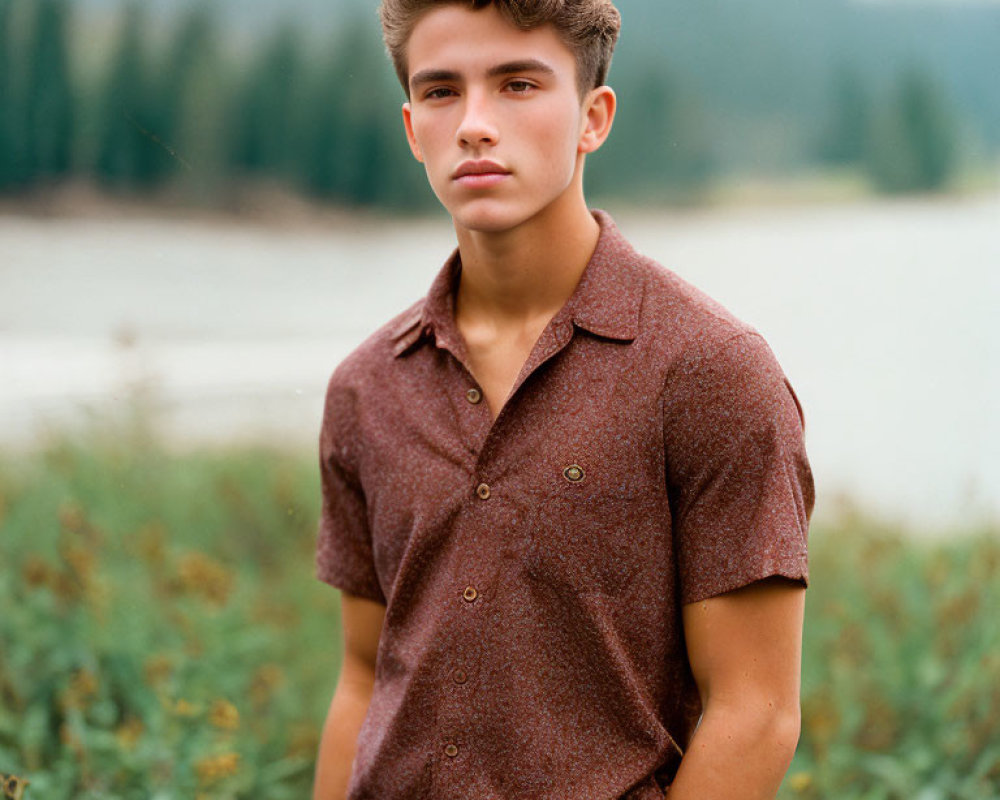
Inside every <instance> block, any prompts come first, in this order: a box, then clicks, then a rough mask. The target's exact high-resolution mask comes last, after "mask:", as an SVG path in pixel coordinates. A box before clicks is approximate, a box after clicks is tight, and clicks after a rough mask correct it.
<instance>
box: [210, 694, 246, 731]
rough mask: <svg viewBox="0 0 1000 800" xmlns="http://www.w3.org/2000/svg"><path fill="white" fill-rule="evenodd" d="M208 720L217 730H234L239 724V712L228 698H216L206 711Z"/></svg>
mask: <svg viewBox="0 0 1000 800" xmlns="http://www.w3.org/2000/svg"><path fill="white" fill-rule="evenodd" d="M208 721H209V722H210V723H211V724H212V725H214V726H215V727H216V728H218V729H219V730H224V731H234V730H236V729H237V728H238V727H239V726H240V712H239V711H237V709H236V706H234V705H233V704H232V703H230V702H229V701H228V700H216V701H215V702H213V703H212V707H211V709H210V710H209V712H208Z"/></svg>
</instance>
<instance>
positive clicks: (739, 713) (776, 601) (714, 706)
mask: <svg viewBox="0 0 1000 800" xmlns="http://www.w3.org/2000/svg"><path fill="white" fill-rule="evenodd" d="M804 607H805V588H804V587H803V586H802V584H801V583H797V582H794V581H790V580H787V579H784V578H769V579H766V580H763V581H758V582H756V583H752V584H750V585H749V586H746V587H744V588H742V589H737V590H736V591H732V592H728V593H726V594H722V595H718V596H716V597H711V598H709V599H707V600H703V601H700V602H697V603H691V604H689V605H686V606H684V609H683V618H684V635H685V638H686V640H687V650H688V658H689V660H690V662H691V669H692V672H693V674H694V677H695V680H696V681H697V684H698V690H699V692H700V694H701V700H702V708H703V714H702V718H701V722H700V723H699V725H698V728H697V730H696V731H695V734H694V736H693V737H692V739H691V742H690V745H689V747H688V750H687V752H686V753H685V755H684V758H683V760H682V761H681V765H680V768H679V770H678V772H677V776H676V778H675V780H674V782H673V785H672V786H671V788H670V791H669V793H668V794H667V797H668V798H669V800H716V798H718V800H764V798H768V800H770V799H771V798H774V796H775V795H776V794H777V791H778V787H779V786H780V785H781V781H782V778H784V776H785V773H786V772H787V771H788V767H789V764H790V763H791V760H792V756H793V755H794V754H795V746H796V744H797V743H798V738H799V722H800V711H799V684H800V667H801V658H802V657H801V653H802V621H803V613H804Z"/></svg>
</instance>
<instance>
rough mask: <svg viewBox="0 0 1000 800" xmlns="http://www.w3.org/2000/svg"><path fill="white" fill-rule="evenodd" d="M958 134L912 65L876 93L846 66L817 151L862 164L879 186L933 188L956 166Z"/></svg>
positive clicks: (935, 90)
mask: <svg viewBox="0 0 1000 800" xmlns="http://www.w3.org/2000/svg"><path fill="white" fill-rule="evenodd" d="M958 137H959V133H958V127H957V123H956V120H955V116H954V112H953V111H951V109H950V108H949V107H948V103H947V100H946V98H945V96H944V93H943V91H942V90H941V89H940V88H939V87H938V86H937V85H936V83H935V82H934V80H933V79H932V78H931V77H930V76H929V75H927V74H926V73H924V72H922V71H920V70H917V69H911V70H909V71H907V72H906V73H904V74H903V75H902V76H901V77H900V78H899V80H898V81H897V83H896V85H895V86H893V87H892V88H891V90H890V91H889V92H888V93H887V94H886V95H885V96H883V97H876V96H874V95H873V94H872V93H871V92H870V91H869V90H868V89H867V88H866V87H865V84H864V82H863V81H862V79H861V76H860V75H858V74H857V73H856V72H854V71H852V70H849V69H846V68H845V69H842V70H841V71H840V72H839V74H838V75H837V76H836V79H835V87H834V93H833V104H832V109H831V119H830V122H829V125H828V127H827V130H826V138H825V141H824V143H823V144H822V145H821V147H820V156H821V157H822V158H823V159H824V160H826V161H828V162H831V163H834V164H841V165H852V166H856V167H860V168H862V169H863V170H864V172H865V173H866V174H867V175H868V177H869V179H870V180H871V181H872V183H873V185H874V186H875V188H877V189H878V190H880V191H884V192H918V191H936V190H939V189H942V188H945V187H946V186H947V184H948V181H949V180H950V179H951V178H952V176H953V174H954V172H955V170H956V168H957V166H958Z"/></svg>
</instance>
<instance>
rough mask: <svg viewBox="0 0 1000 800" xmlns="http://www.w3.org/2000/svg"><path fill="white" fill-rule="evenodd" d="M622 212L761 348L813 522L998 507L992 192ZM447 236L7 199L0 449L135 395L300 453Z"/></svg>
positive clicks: (190, 426) (630, 232) (370, 222)
mask: <svg viewBox="0 0 1000 800" xmlns="http://www.w3.org/2000/svg"><path fill="white" fill-rule="evenodd" d="M611 211H612V212H613V213H614V211H615V210H614V209H613V208H612V209H611ZM615 216H616V219H617V221H618V223H619V226H620V227H621V228H622V230H623V231H624V233H625V234H626V235H627V236H628V237H629V238H630V239H631V240H632V241H633V243H634V244H636V246H637V247H638V248H639V249H640V250H643V251H644V252H646V253H647V254H649V255H651V256H653V257H655V258H657V259H658V260H659V261H661V262H662V263H663V264H665V265H666V266H668V267H669V268H670V269H673V270H674V271H675V272H677V273H678V274H680V275H681V276H683V277H684V278H686V279H688V280H690V281H691V282H693V283H695V284H696V285H698V286H700V287H701V288H702V289H704V290H705V291H707V292H708V293H709V294H711V295H713V296H715V297H716V298H717V299H718V300H720V301H721V302H722V303H724V304H725V305H727V306H728V307H729V308H730V309H732V310H733V311H734V312H735V313H736V314H737V315H738V316H740V317H742V318H743V319H745V320H747V321H748V322H750V323H751V324H753V325H755V326H756V327H757V328H758V329H759V330H760V331H761V333H763V334H764V336H765V338H767V340H768V341H769V342H770V344H771V346H772V348H773V349H774V351H775V352H776V353H777V355H778V358H779V360H780V361H781V363H782V365H783V367H784V369H785V372H786V373H787V374H788V376H789V378H790V379H791V381H792V383H793V385H794V386H795V388H796V391H797V392H798V394H799V397H800V399H801V401H802V403H803V406H804V408H805V412H806V420H807V446H808V449H809V453H810V458H811V460H812V464H813V468H814V472H815V475H816V482H817V488H818V491H819V498H818V501H817V510H816V514H817V517H823V516H827V515H833V514H835V513H838V511H839V510H840V509H842V508H843V503H842V499H843V498H845V497H849V498H851V500H852V502H854V503H856V504H858V505H860V506H862V507H864V508H866V509H869V510H872V511H875V512H877V513H879V514H881V515H883V516H886V517H889V518H892V519H898V520H899V521H901V522H903V523H905V524H907V525H909V526H911V527H912V528H914V529H915V530H925V531H935V530H942V529H944V528H946V527H949V526H954V525H971V524H975V523H977V522H979V521H982V520H986V519H992V520H997V519H1000V423H998V421H997V417H998V413H997V412H998V411H1000V404H998V401H997V398H998V396H1000V321H998V319H1000V196H986V197H978V198H974V199H965V200H955V199H948V200H935V201H926V200H922V201H905V202H894V203H863V204H856V205H844V206H819V207H791V208H766V209H735V210H732V209H729V210H722V211H718V210H716V211H704V212H701V211H699V212H691V213H678V212H656V213H653V212H632V213H625V212H621V213H616V214H615ZM452 246H453V233H452V231H451V229H450V226H449V224H448V222H447V221H446V220H444V219H443V218H442V219H441V220H439V221H419V222H414V221H405V222H400V221H395V220H392V221H388V220H381V221H380V220H374V219H360V220H348V221H344V220H341V221H339V222H331V223H330V224H329V225H325V226H321V225H317V224H310V225H296V226H287V225H286V226H283V227H281V226H262V225H251V224H248V223H241V222H220V221H184V220H163V219H144V218H141V217H136V216H130V217H128V218H107V217H106V218H96V219H81V218H60V219H41V218H34V217H27V216H18V215H16V214H10V213H8V214H6V215H0V446H3V447H6V448H19V447H30V446H32V445H33V443H35V442H37V441H39V438H38V437H39V435H40V434H42V433H44V432H45V431H47V430H51V429H53V428H60V427H62V426H73V425H76V424H78V423H79V421H80V420H81V419H85V418H87V417H88V415H91V414H97V415H103V416H105V417H106V416H111V417H114V416H116V415H119V414H122V413H124V411H125V410H126V409H127V407H128V404H129V402H130V401H131V400H132V399H133V398H134V397H135V396H136V395H137V394H140V395H142V396H143V397H146V398H147V401H148V403H149V406H150V408H152V410H153V422H154V423H155V424H156V426H157V427H158V429H159V430H161V431H162V432H163V435H164V436H165V437H166V438H167V440H168V441H170V442H171V443H173V444H175V445H176V446H178V447H183V446H187V445H190V444H194V443H201V442H206V441H209V442H217V441H230V440H234V439H235V440H259V439H266V440H279V441H281V442H285V443H292V444H296V445H301V446H304V447H312V446H313V444H314V442H315V437H316V432H317V429H318V425H319V417H320V410H321V404H322V395H323V390H324V387H325V383H326V380H327V378H328V376H329V373H330V371H331V370H332V369H333V367H334V366H335V365H336V364H337V363H338V361H339V360H340V359H341V358H342V357H343V356H344V355H345V354H346V353H348V352H349V351H350V349H351V348H353V347H354V346H355V345H356V344H357V343H358V342H360V341H361V339H362V338H364V336H365V335H367V333H369V332H370V331H371V330H372V329H374V328H375V327H376V326H377V325H378V324H379V323H380V322H382V321H384V320H385V319H387V318H388V317H390V316H391V315H393V314H395V313H396V312H397V311H399V310H401V309H402V308H404V307H405V306H407V305H409V303H410V302H412V301H413V300H415V299H416V298H418V297H419V296H421V295H422V294H423V293H424V292H425V291H426V288H427V286H428V284H429V282H430V280H431V279H432V277H433V276H434V274H435V273H436V271H437V269H438V268H439V266H440V264H441V263H442V261H443V260H444V258H445V257H446V256H447V254H448V253H449V252H450V250H451V248H452Z"/></svg>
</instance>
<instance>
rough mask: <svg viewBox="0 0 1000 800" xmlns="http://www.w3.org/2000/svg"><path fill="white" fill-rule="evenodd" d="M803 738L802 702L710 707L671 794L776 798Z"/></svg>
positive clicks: (699, 798) (691, 798)
mask: <svg viewBox="0 0 1000 800" xmlns="http://www.w3.org/2000/svg"><path fill="white" fill-rule="evenodd" d="M798 738H799V711H798V708H797V707H796V708H792V709H784V710H782V709H776V708H774V707H770V706H768V704H767V703H764V704H762V707H752V706H744V707H742V708H738V709H722V708H720V709H712V708H708V709H706V710H705V714H704V716H703V717H702V720H701V724H700V725H699V726H698V730H697V731H696V732H695V735H694V737H693V738H692V739H691V744H690V746H689V747H688V751H687V753H685V755H684V758H683V760H682V761H681V766H680V769H679V770H678V771H677V776H676V778H675V780H674V782H673V785H672V786H671V787H670V791H669V793H668V794H667V797H668V798H669V800H716V799H718V800H773V798H774V797H775V795H776V794H777V792H778V787H779V786H780V785H781V781H782V779H783V778H784V776H785V773H786V772H787V771H788V767H789V765H790V764H791V761H792V756H793V755H794V754H795V746H796V744H797V743H798Z"/></svg>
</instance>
